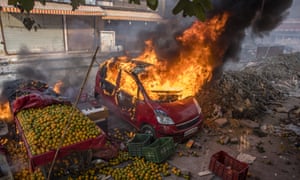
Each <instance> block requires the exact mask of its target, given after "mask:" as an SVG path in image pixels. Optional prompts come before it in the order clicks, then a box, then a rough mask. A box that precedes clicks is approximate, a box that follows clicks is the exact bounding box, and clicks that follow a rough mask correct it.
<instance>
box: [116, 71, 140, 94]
mask: <svg viewBox="0 0 300 180" xmlns="http://www.w3.org/2000/svg"><path fill="white" fill-rule="evenodd" d="M120 89H121V90H122V91H125V92H126V93H128V94H129V95H131V96H133V97H135V98H137V95H138V85H137V84H136V81H135V80H134V79H133V77H132V76H130V75H129V74H128V73H127V72H125V71H122V72H121V78H120Z"/></svg>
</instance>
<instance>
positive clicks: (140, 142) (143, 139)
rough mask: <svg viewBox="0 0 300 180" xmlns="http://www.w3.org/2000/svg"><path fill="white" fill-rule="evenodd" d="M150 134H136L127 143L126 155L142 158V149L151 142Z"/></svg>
mask: <svg viewBox="0 0 300 180" xmlns="http://www.w3.org/2000/svg"><path fill="white" fill-rule="evenodd" d="M150 141H151V135H150V134H139V133H138V134H136V135H135V136H134V138H133V139H132V140H131V141H130V142H129V143H128V153H129V155H130V156H138V157H141V156H142V148H143V147H144V146H147V145H148V144H150V143H151V142H150Z"/></svg>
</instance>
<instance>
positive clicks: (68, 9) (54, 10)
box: [0, 0, 104, 16]
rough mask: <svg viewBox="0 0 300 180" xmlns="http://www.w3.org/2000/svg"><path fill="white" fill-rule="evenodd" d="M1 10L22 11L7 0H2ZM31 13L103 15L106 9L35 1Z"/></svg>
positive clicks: (0, 2) (0, 3)
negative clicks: (73, 7)
mask: <svg viewBox="0 0 300 180" xmlns="http://www.w3.org/2000/svg"><path fill="white" fill-rule="evenodd" d="M0 6H1V11H3V12H11V13H20V12H21V11H20V9H18V8H16V7H14V6H11V5H8V4H7V0H1V1H0ZM30 13H31V14H54V15H81V16H102V15H104V11H103V9H102V8H101V7H99V6H86V5H80V6H79V7H78V9H76V10H74V11H73V10H72V6H71V4H65V3H54V2H46V5H43V4H41V3H40V2H39V1H35V5H34V9H33V10H31V11H30Z"/></svg>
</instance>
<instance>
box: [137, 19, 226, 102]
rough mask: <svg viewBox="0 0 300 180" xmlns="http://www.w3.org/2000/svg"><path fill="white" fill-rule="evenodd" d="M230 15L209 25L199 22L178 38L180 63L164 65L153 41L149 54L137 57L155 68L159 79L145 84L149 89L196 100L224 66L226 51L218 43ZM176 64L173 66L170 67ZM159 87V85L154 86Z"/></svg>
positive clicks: (153, 75)
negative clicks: (202, 88) (174, 93)
mask: <svg viewBox="0 0 300 180" xmlns="http://www.w3.org/2000/svg"><path fill="white" fill-rule="evenodd" d="M227 19H228V14H227V13H225V14H222V15H219V16H215V17H214V18H212V19H210V20H208V21H206V22H200V21H197V22H195V23H194V24H193V25H192V26H191V27H190V28H189V29H187V30H185V31H184V33H183V34H182V35H181V36H180V37H177V40H178V41H179V42H180V43H181V45H182V47H181V49H180V52H179V54H180V55H179V57H178V58H177V59H175V61H176V63H174V62H172V61H174V60H171V61H161V60H160V59H159V57H157V55H156V53H155V50H154V49H155V48H154V47H153V45H152V42H151V41H150V40H149V41H147V42H146V46H147V47H146V50H145V51H144V53H143V54H142V55H140V56H139V57H137V59H138V60H142V61H145V62H148V63H151V64H154V65H155V68H153V72H152V77H153V78H154V79H155V81H153V80H149V81H148V82H144V83H143V84H144V86H148V88H146V89H151V90H155V89H156V90H178V91H181V97H182V98H185V97H187V96H193V95H195V93H197V91H199V89H200V88H201V87H202V86H203V85H204V84H205V83H206V82H208V81H210V80H211V77H212V71H213V70H214V69H215V68H216V67H218V66H219V65H220V64H221V62H222V56H223V54H224V51H225V50H226V48H225V47H218V43H219V42H218V39H219V37H220V35H221V34H222V32H223V31H224V26H225V23H226V21H227ZM168 62H172V63H168ZM154 83H155V84H154Z"/></svg>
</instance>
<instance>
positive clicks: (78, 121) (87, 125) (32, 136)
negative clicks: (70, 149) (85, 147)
mask: <svg viewBox="0 0 300 180" xmlns="http://www.w3.org/2000/svg"><path fill="white" fill-rule="evenodd" d="M17 118H18V120H19V122H20V124H21V126H22V129H23V132H24V135H25V138H26V140H27V142H28V145H29V147H30V150H31V154H32V155H39V154H43V153H45V152H48V151H49V150H53V149H57V148H58V147H59V146H61V147H65V146H68V145H71V144H75V143H78V142H81V141H85V140H87V139H90V138H95V137H97V136H98V135H100V133H101V129H100V128H98V127H97V126H96V124H95V123H94V122H93V121H92V120H90V119H89V118H88V117H87V116H85V115H84V114H83V113H81V112H80V111H79V110H78V109H76V108H74V107H72V106H69V105H64V104H53V105H49V106H46V107H43V108H30V109H24V110H22V111H20V112H18V114H17ZM63 134H64V136H63ZM62 137H64V138H62ZM61 144H62V145H61Z"/></svg>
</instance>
